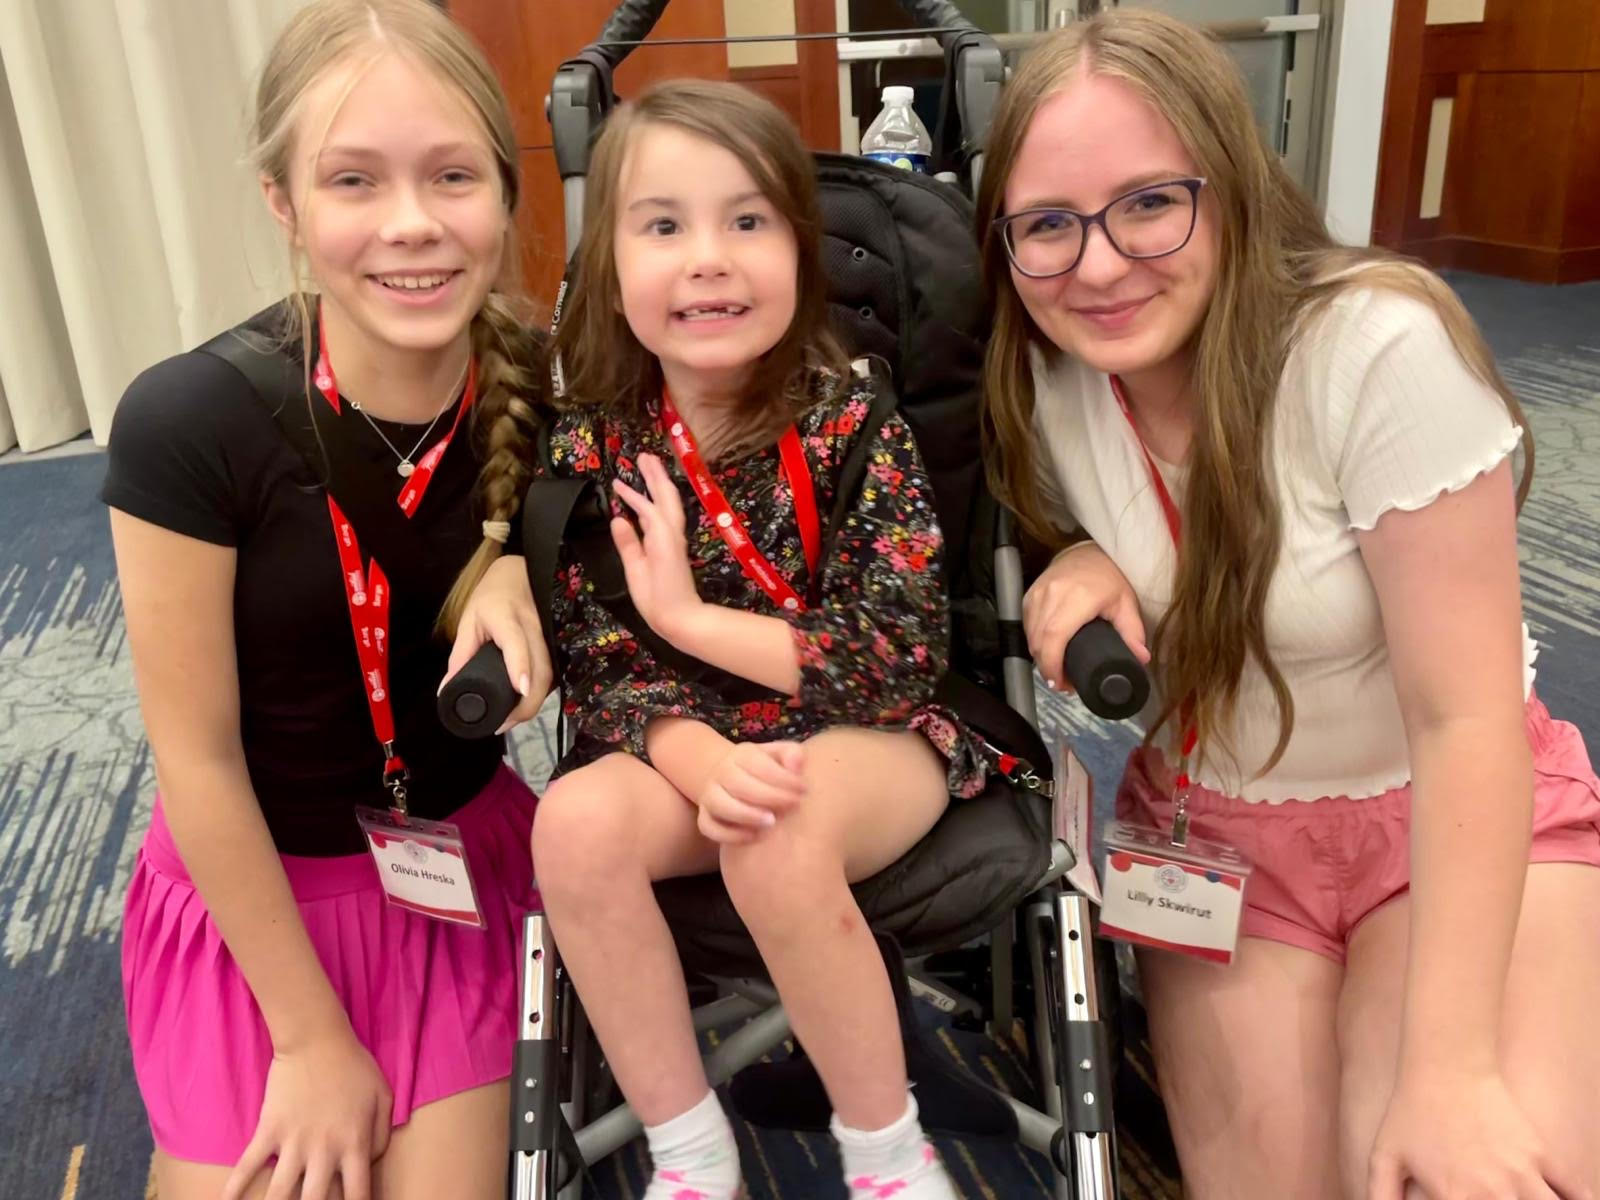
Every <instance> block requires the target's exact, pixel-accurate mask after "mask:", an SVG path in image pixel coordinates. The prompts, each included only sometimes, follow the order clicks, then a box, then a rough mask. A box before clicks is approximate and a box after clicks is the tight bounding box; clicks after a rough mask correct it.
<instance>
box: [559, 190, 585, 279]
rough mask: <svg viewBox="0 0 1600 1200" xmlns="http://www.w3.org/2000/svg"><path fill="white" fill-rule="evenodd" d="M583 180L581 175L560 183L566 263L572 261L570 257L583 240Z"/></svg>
mask: <svg viewBox="0 0 1600 1200" xmlns="http://www.w3.org/2000/svg"><path fill="white" fill-rule="evenodd" d="M584 179H585V177H584V176H582V175H574V176H572V178H570V179H563V180H562V181H561V199H562V200H563V202H564V204H565V208H564V210H563V213H564V220H565V221H566V235H567V261H568V262H571V261H572V256H573V255H574V254H576V253H577V251H578V243H579V242H580V241H581V240H582V239H583V185H584Z"/></svg>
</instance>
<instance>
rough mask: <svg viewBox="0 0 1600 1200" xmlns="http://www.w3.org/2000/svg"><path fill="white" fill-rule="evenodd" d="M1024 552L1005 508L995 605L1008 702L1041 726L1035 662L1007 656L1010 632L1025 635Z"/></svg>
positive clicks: (1000, 519) (998, 535)
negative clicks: (1034, 675)
mask: <svg viewBox="0 0 1600 1200" xmlns="http://www.w3.org/2000/svg"><path fill="white" fill-rule="evenodd" d="M1022 592H1023V583H1022V552H1021V551H1020V550H1018V549H1017V547H1016V544H1015V542H1014V541H1013V540H1012V533H1011V514H1010V513H1008V512H1006V511H1005V510H1004V509H1001V510H1000V512H999V514H998V516H997V517H996V518H995V538H994V602H995V609H996V612H997V614H998V616H999V618H1000V638H1001V653H1002V654H1003V655H1004V656H1005V657H1004V658H1003V659H1002V660H1001V670H1002V671H1003V672H1004V675H1005V684H1006V703H1007V704H1009V705H1011V707H1012V708H1014V709H1016V710H1017V712H1018V713H1020V714H1021V715H1022V716H1024V717H1026V718H1027V721H1028V724H1030V725H1032V726H1033V727H1034V728H1035V729H1037V728H1038V727H1039V710H1038V707H1037V706H1036V705H1035V704H1034V700H1033V661H1032V660H1031V659H1029V658H1025V657H1018V656H1017V655H1015V654H1010V653H1006V649H1005V644H1006V637H1007V630H1008V629H1010V630H1013V631H1015V633H1016V636H1018V637H1020V636H1021V627H1022Z"/></svg>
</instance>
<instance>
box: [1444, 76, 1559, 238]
mask: <svg viewBox="0 0 1600 1200" xmlns="http://www.w3.org/2000/svg"><path fill="white" fill-rule="evenodd" d="M1582 80H1583V76H1582V75H1577V74H1573V73H1571V72H1565V71H1562V72H1541V73H1538V74H1531V73H1522V72H1517V73H1510V72H1506V73H1485V74H1481V75H1469V76H1465V77H1463V79H1462V80H1461V84H1460V88H1459V90H1458V92H1457V100H1456V113H1455V127H1454V129H1453V130H1452V136H1451V145H1450V157H1449V163H1448V166H1447V167H1446V176H1445V179H1446V184H1445V190H1446V193H1447V195H1448V202H1447V205H1446V210H1445V211H1446V214H1447V216H1446V217H1445V219H1444V224H1445V232H1446V233H1448V234H1452V235H1455V236H1459V237H1467V238H1473V239H1477V240H1480V241H1487V242H1499V243H1503V244H1509V245H1516V246H1549V247H1559V246H1560V245H1561V244H1562V235H1563V221H1564V218H1565V209H1566V199H1567V184H1568V177H1569V174H1570V171H1571V167H1572V153H1571V146H1572V134H1573V127H1574V117H1575V114H1576V111H1577V107H1578V99H1579V96H1580V93H1581V85H1582Z"/></svg>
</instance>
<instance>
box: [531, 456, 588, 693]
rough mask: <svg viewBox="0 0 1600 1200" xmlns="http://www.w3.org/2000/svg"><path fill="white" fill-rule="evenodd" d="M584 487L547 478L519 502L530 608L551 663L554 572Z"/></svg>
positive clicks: (583, 481)
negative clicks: (541, 632) (533, 611)
mask: <svg viewBox="0 0 1600 1200" xmlns="http://www.w3.org/2000/svg"><path fill="white" fill-rule="evenodd" d="M588 487H589V481H588V480H587V479H550V478H548V477H547V478H544V479H539V480H536V481H534V483H533V484H532V486H530V487H529V488H528V494H527V496H526V498H524V500H523V501H522V514H521V520H522V552H523V554H525V555H526V556H527V558H528V581H529V583H530V584H531V585H532V587H533V607H534V609H535V610H536V611H537V612H538V614H539V628H540V629H542V630H544V638H545V642H546V643H547V645H548V646H549V648H550V656H551V661H552V662H554V661H555V655H556V652H557V649H558V647H559V644H560V639H558V638H557V637H556V636H555V615H554V613H555V603H554V600H555V584H556V569H557V567H559V566H560V563H561V546H562V543H563V542H564V541H565V540H566V531H567V522H568V521H569V520H570V519H571V517H572V510H573V509H574V508H575V507H576V506H577V504H578V501H579V499H581V498H582V496H583V493H584V492H585V491H587V490H588Z"/></svg>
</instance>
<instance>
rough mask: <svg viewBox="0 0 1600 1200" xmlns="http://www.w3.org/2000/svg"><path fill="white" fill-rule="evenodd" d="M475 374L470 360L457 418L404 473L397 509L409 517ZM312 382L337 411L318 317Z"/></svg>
mask: <svg viewBox="0 0 1600 1200" xmlns="http://www.w3.org/2000/svg"><path fill="white" fill-rule="evenodd" d="M477 376H478V364H477V363H476V362H475V361H470V360H469V361H468V363H467V390H466V391H465V392H464V393H463V394H462V397H461V407H460V408H458V409H456V419H455V420H454V421H452V422H451V423H450V432H449V433H447V434H445V435H444V437H442V438H440V439H439V440H438V441H437V442H435V443H434V445H433V448H432V449H431V450H429V451H428V452H427V453H426V454H424V455H423V456H422V457H421V458H420V459H419V460H418V461H417V465H416V468H415V469H414V470H413V471H412V472H411V474H410V475H408V476H406V485H405V487H403V488H401V489H400V498H399V499H398V500H397V501H396V503H397V504H399V505H400V511H401V512H403V513H405V515H406V516H408V517H409V516H414V515H415V514H416V511H417V508H418V507H419V506H420V505H421V504H422V497H423V496H425V495H426V494H427V491H428V483H429V482H430V481H431V480H432V479H433V472H434V471H435V470H436V469H437V468H438V466H439V462H440V460H441V459H443V458H444V452H445V451H446V450H448V449H450V443H451V442H453V441H454V440H455V436H456V430H458V429H460V428H461V418H462V417H464V416H466V413H467V409H469V408H471V407H472V401H473V399H474V398H475V396H476V394H477V390H478V389H477V383H478V378H477ZM311 381H312V382H313V383H315V384H316V385H317V391H319V392H321V393H322V398H323V399H324V400H326V401H327V402H328V403H329V404H330V405H332V407H333V411H334V412H338V411H339V381H338V380H337V379H335V378H334V375H333V363H332V362H331V361H329V359H328V332H327V326H326V325H324V324H323V323H322V322H321V321H320V320H319V321H318V322H317V369H316V371H315V372H313V373H312V380H311Z"/></svg>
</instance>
